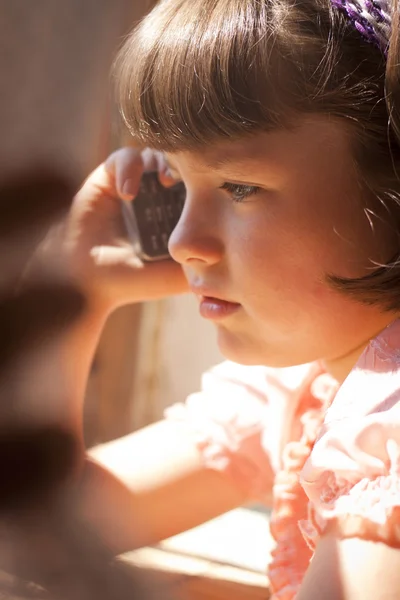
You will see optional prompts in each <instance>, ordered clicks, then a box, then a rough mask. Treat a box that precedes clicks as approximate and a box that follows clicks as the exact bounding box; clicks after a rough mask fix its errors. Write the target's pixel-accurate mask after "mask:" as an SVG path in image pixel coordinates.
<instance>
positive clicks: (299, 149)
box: [167, 115, 351, 173]
mask: <svg viewBox="0 0 400 600" xmlns="http://www.w3.org/2000/svg"><path fill="white" fill-rule="evenodd" d="M350 151H351V145H350V135H349V128H348V127H347V126H346V124H345V123H344V122H343V121H341V120H338V119H332V118H328V117H327V116H323V115H316V116H312V117H304V118H302V119H299V121H298V122H297V123H296V124H295V125H294V126H293V127H292V128H290V129H279V130H275V131H272V132H261V133H257V134H253V135H251V136H248V137H245V138H241V139H236V140H229V141H225V140H224V141H221V142H217V143H214V144H210V145H208V146H204V147H201V148H199V149H196V150H191V151H182V152H173V153H168V154H167V158H168V161H169V162H170V163H171V165H172V166H179V165H183V164H184V165H185V166H186V167H187V168H188V169H190V170H196V171H210V170H212V171H216V172H218V171H221V172H223V173H229V172H236V171H241V172H245V171H246V170H251V171H253V170H255V169H257V170H259V169H266V168H268V167H270V168H271V169H273V170H279V169H282V168H288V167H289V168H290V167H296V166H298V167H299V168H300V166H301V168H305V166H306V165H308V166H309V167H310V168H318V164H319V163H320V162H321V161H323V162H324V163H326V162H327V161H332V164H333V163H334V161H338V160H339V161H340V162H341V160H343V159H347V160H348V158H349V156H350V155H349V153H350Z"/></svg>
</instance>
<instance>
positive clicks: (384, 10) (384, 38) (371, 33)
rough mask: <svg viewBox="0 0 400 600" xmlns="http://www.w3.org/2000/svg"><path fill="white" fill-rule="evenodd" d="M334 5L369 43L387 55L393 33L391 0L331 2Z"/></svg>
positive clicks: (338, 0) (335, 0)
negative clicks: (391, 32)
mask: <svg viewBox="0 0 400 600" xmlns="http://www.w3.org/2000/svg"><path fill="white" fill-rule="evenodd" d="M331 1H332V5H333V6H335V7H336V8H339V9H340V10H342V11H344V12H345V13H346V15H347V16H348V17H349V19H350V20H351V21H352V23H353V25H354V27H355V28H356V29H357V31H359V32H360V33H361V35H362V36H363V37H364V38H365V39H366V40H367V41H368V42H371V43H373V44H375V45H376V46H378V47H379V48H380V49H381V50H382V52H383V53H384V54H387V50H388V46H389V39H390V31H391V22H392V17H391V6H390V2H389V0H331Z"/></svg>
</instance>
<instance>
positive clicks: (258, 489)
mask: <svg viewBox="0 0 400 600" xmlns="http://www.w3.org/2000/svg"><path fill="white" fill-rule="evenodd" d="M194 397H195V395H193V399H194ZM191 400H192V398H191V397H189V398H188V399H187V401H186V403H185V404H175V405H173V406H171V407H170V408H168V409H167V410H166V411H165V417H166V418H168V419H172V420H175V421H180V422H182V423H185V424H186V425H187V426H188V427H189V428H190V429H191V430H192V431H193V433H194V436H195V440H196V445H197V448H198V450H199V452H200V454H201V456H202V458H203V464H204V465H205V466H206V467H207V468H209V469H213V470H215V471H219V472H221V473H224V474H225V475H226V476H227V477H229V478H230V479H231V480H233V482H234V483H235V485H237V486H239V487H240V489H242V490H243V491H244V492H245V493H246V495H247V496H249V495H250V496H251V497H253V498H254V499H259V500H262V499H263V497H264V496H265V495H267V494H268V495H269V493H270V487H271V480H272V477H273V475H272V470H271V466H270V463H269V458H268V456H267V455H266V454H265V451H264V450H263V448H262V444H261V437H262V435H263V427H262V426H260V423H259V422H254V423H251V422H249V423H248V424H247V426H244V424H243V423H240V422H238V421H237V420H236V419H235V418H234V417H233V418H231V419H229V420H227V421H221V422H220V421H218V420H215V419H213V418H212V417H210V416H208V415H206V414H204V412H203V413H202V412H201V411H200V410H197V408H196V402H191Z"/></svg>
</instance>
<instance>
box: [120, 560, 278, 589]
mask: <svg viewBox="0 0 400 600" xmlns="http://www.w3.org/2000/svg"><path fill="white" fill-rule="evenodd" d="M121 560H124V561H125V562H126V563H127V564H129V565H131V566H132V567H133V568H138V569H139V570H140V572H141V573H142V574H144V575H145V577H146V574H147V576H148V577H149V580H151V581H152V583H153V586H155V590H157V588H158V587H160V588H161V587H162V586H168V587H169V588H170V591H171V597H172V598H173V599H174V600H239V599H242V600H261V599H263V600H268V598H269V596H270V593H269V583H268V578H267V576H266V575H262V574H260V573H254V572H253V571H248V570H246V569H240V568H238V567H231V566H227V565H221V564H218V563H214V562H212V561H208V560H205V559H203V558H198V557H188V556H184V555H181V554H174V553H172V552H168V551H165V550H162V549H160V548H143V549H141V550H137V551H135V552H131V553H128V554H126V555H124V557H122V558H121Z"/></svg>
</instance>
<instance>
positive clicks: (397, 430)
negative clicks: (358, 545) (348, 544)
mask: <svg viewBox="0 0 400 600" xmlns="http://www.w3.org/2000/svg"><path fill="white" fill-rule="evenodd" d="M398 348H400V322H399V321H396V322H394V323H393V324H392V325H391V326H389V327H388V328H387V329H386V330H385V331H384V332H383V333H381V334H380V335H379V336H378V337H377V338H376V339H375V340H373V341H372V342H371V343H370V344H369V346H368V348H367V349H366V350H365V352H364V353H363V355H362V356H361V358H360V360H359V361H358V363H357V365H356V367H355V368H354V369H353V371H352V372H351V373H350V375H349V376H348V378H347V379H346V381H345V382H344V384H343V385H342V387H341V388H340V390H339V392H338V394H337V395H336V398H335V400H334V401H333V403H332V406H331V407H330V409H329V410H328V412H327V414H326V417H325V421H324V424H323V427H322V429H321V432H320V434H319V437H318V439H317V441H316V443H315V445H314V448H313V450H312V452H311V454H310V457H309V459H308V460H307V462H306V463H305V466H304V468H303V470H302V473H301V484H302V486H303V488H304V490H305V492H306V494H307V495H308V497H309V499H310V514H309V520H308V522H303V523H301V524H300V525H301V527H302V529H303V533H305V534H306V535H308V536H309V537H310V538H312V537H318V536H316V535H315V534H316V531H315V530H319V531H317V534H319V535H320V534H321V533H323V531H324V530H325V528H326V527H327V525H328V523H329V522H330V521H332V520H334V521H335V522H336V526H337V530H338V531H339V534H341V535H342V536H343V537H361V538H366V539H371V540H376V541H384V542H385V543H388V544H390V545H394V546H396V547H397V546H398V547H400V352H399V350H398Z"/></svg>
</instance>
